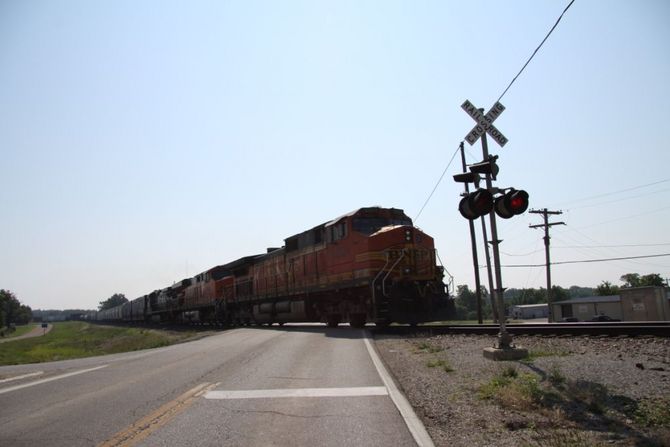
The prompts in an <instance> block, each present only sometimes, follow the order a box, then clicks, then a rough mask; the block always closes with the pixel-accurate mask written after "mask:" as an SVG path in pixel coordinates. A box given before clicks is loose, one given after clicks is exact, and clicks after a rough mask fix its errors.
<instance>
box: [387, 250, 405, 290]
mask: <svg viewBox="0 0 670 447" xmlns="http://www.w3.org/2000/svg"><path fill="white" fill-rule="evenodd" d="M405 251H406V250H405V249H404V248H403V249H402V252H401V253H400V256H399V257H398V260H397V261H396V262H395V263H394V264H393V265H392V266H391V268H390V269H389V271H388V273H387V274H386V276H384V279H383V280H382V293H383V294H384V296H386V280H387V279H388V277H389V275H390V274H391V273H392V272H393V270H394V269H395V267H396V265H398V263H399V262H400V261H401V260H402V258H404V257H405Z"/></svg>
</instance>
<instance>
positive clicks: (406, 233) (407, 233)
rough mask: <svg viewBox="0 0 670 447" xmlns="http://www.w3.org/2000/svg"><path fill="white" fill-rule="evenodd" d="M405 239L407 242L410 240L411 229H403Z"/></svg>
mask: <svg viewBox="0 0 670 447" xmlns="http://www.w3.org/2000/svg"><path fill="white" fill-rule="evenodd" d="M405 240H406V241H407V242H410V241H411V240H412V230H405Z"/></svg>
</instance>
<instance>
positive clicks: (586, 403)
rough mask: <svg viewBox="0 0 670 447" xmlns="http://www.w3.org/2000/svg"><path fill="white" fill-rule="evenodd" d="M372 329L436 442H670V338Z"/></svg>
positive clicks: (387, 361) (471, 444)
mask: <svg viewBox="0 0 670 447" xmlns="http://www.w3.org/2000/svg"><path fill="white" fill-rule="evenodd" d="M494 342H495V337H491V336H470V335H440V336H433V337H428V336H420V335H417V336H414V337H409V338H407V337H400V336H390V335H389V336H387V335H377V336H376V339H375V343H376V347H377V350H378V351H379V353H380V355H381V357H382V359H383V360H384V362H385V363H386V365H387V367H388V369H389V370H390V371H391V372H392V374H393V375H394V377H395V379H396V381H397V383H398V385H399V386H400V388H401V389H402V390H403V391H404V393H405V395H406V396H407V398H408V400H409V401H410V403H411V404H412V406H413V407H414V408H415V411H416V413H417V414H418V415H419V417H420V418H421V419H422V421H423V423H424V425H425V426H426V429H427V430H428V432H429V433H430V435H431V437H432V438H433V441H434V442H435V445H437V446H447V445H448V446H468V447H472V446H487V445H496V446H524V445H525V446H536V445H537V446H581V445H595V446H598V445H616V446H647V445H648V446H670V338H662V337H637V338H629V337H616V338H607V337H587V336H578V337H575V336H567V337H537V336H535V337H533V336H518V337H515V340H514V342H515V344H516V345H518V346H522V347H524V348H527V349H528V350H529V352H530V357H529V358H528V359H526V360H523V361H513V362H509V361H507V362H494V361H491V360H487V359H485V358H484V356H483V354H482V350H483V349H484V348H486V347H490V346H493V344H494Z"/></svg>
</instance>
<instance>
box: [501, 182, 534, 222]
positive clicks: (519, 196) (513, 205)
mask: <svg viewBox="0 0 670 447" xmlns="http://www.w3.org/2000/svg"><path fill="white" fill-rule="evenodd" d="M494 207H495V210H496V214H497V215H498V216H500V217H502V218H503V219H509V218H510V217H512V216H516V215H518V214H522V213H524V212H525V211H526V210H527V209H528V193H527V192H526V191H524V190H516V189H514V188H512V189H510V190H509V191H507V192H506V193H505V194H503V195H502V196H500V197H498V198H497V199H496V201H495V204H494Z"/></svg>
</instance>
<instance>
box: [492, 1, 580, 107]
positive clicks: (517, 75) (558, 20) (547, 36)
mask: <svg viewBox="0 0 670 447" xmlns="http://www.w3.org/2000/svg"><path fill="white" fill-rule="evenodd" d="M574 2H575V0H572V1H571V2H570V3H568V6H566V7H565V9H564V10H563V12H562V13H561V15H560V16H559V17H558V19H557V20H556V23H554V26H552V27H551V29H550V30H549V32H548V33H547V35H546V36H544V39H542V42H540V45H538V46H537V48H535V51H533V54H531V55H530V57H529V58H528V60H527V61H526V63H525V64H523V67H521V70H519V72H518V73H517V74H516V76H514V78H513V79H512V81H511V82H510V83H509V85H508V86H507V88H506V89H505V91H503V92H502V94H501V95H500V97H499V98H498V101H500V100H501V99H502V97H503V96H505V93H507V90H509V89H510V87H511V86H512V84H514V81H516V79H517V78H518V77H519V76H520V75H521V73H522V72H523V71H524V70H525V69H526V67H527V66H528V64H529V63H530V61H531V60H533V58H534V57H535V55H536V54H537V52H538V51H539V50H540V48H542V45H544V42H546V41H547V39H548V38H549V36H550V35H551V33H553V32H554V29H556V27H557V26H558V22H560V21H561V19H562V18H563V15H564V14H565V13H566V12H567V10H568V9H570V6H572V4H573V3H574Z"/></svg>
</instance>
